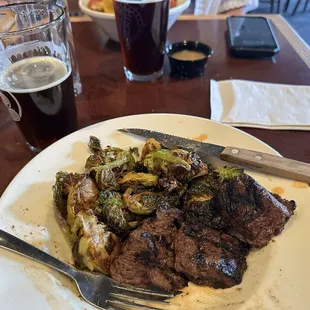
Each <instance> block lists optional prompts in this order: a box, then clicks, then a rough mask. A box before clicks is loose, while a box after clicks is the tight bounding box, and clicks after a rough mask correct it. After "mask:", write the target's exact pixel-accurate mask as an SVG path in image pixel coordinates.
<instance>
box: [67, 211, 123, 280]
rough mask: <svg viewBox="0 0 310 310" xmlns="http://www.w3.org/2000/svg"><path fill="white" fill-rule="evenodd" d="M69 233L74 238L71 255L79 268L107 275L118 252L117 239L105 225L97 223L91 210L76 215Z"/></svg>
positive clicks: (118, 242) (118, 243) (118, 244)
mask: <svg viewBox="0 0 310 310" xmlns="http://www.w3.org/2000/svg"><path fill="white" fill-rule="evenodd" d="M71 231H72V235H74V236H75V237H76V238H75V240H76V241H75V246H74V251H73V255H74V257H75V260H76V261H77V262H78V264H79V265H80V267H87V268H88V269H89V270H90V271H99V272H101V273H103V274H106V275H108V274H109V271H110V265H111V263H112V261H113V260H114V258H115V257H116V256H117V255H118V254H119V251H120V246H121V243H120V241H119V239H118V237H117V236H116V235H115V234H113V233H112V232H111V231H109V229H108V227H107V226H106V225H105V224H102V223H98V220H97V217H96V216H95V215H94V214H93V213H92V211H91V210H88V211H80V212H79V213H78V214H77V215H76V217H75V221H74V224H73V226H72V230H71Z"/></svg>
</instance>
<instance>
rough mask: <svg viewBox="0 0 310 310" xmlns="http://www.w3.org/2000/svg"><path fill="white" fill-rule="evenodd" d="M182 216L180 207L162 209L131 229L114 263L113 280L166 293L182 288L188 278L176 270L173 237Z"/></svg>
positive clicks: (112, 268) (112, 269) (111, 271)
mask: <svg viewBox="0 0 310 310" xmlns="http://www.w3.org/2000/svg"><path fill="white" fill-rule="evenodd" d="M182 217H183V215H182V211H180V210H178V209H174V208H161V209H159V210H158V211H157V213H156V216H155V218H150V219H147V220H145V221H144V223H143V225H142V226H141V227H139V228H138V229H136V230H135V231H133V232H131V234H130V235H129V237H128V239H127V240H126V241H125V243H124V245H123V248H122V250H121V254H120V255H119V256H118V257H117V258H116V259H115V260H114V262H113V263H112V265H111V269H110V275H111V277H112V279H114V280H116V281H118V282H121V283H127V284H130V285H135V286H140V287H148V288H156V289H161V290H164V291H167V292H177V291H178V290H179V289H181V288H183V287H184V286H185V285H186V283H187V281H186V280H185V279H184V278H183V276H182V275H180V274H179V273H177V272H176V271H175V270H174V262H175V256H174V239H175V236H176V234H177V232H178V229H179V228H180V226H181V224H182Z"/></svg>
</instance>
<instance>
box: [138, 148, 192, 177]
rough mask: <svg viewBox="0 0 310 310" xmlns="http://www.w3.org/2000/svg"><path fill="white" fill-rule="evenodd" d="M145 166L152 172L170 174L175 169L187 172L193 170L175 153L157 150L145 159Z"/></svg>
mask: <svg viewBox="0 0 310 310" xmlns="http://www.w3.org/2000/svg"><path fill="white" fill-rule="evenodd" d="M143 163H144V166H146V167H147V169H148V170H149V171H150V172H154V173H163V174H169V170H172V169H173V168H184V169H185V170H187V171H190V170H191V166H190V164H188V163H187V162H186V160H184V159H182V158H180V157H179V156H177V155H175V151H171V150H166V149H162V150H157V151H153V152H151V153H149V154H147V155H146V156H145V158H144V161H143Z"/></svg>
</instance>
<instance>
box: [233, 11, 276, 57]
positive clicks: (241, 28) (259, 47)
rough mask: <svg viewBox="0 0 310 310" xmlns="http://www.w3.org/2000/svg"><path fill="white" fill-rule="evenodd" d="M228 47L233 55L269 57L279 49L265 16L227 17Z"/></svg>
mask: <svg viewBox="0 0 310 310" xmlns="http://www.w3.org/2000/svg"><path fill="white" fill-rule="evenodd" d="M227 26H228V40H229V48H230V51H231V54H232V56H234V57H254V58H260V57H271V56H273V55H275V54H276V53H278V52H279V51H280V46H279V43H278V41H277V39H276V37H275V35H274V33H273V31H272V27H271V25H270V22H269V20H268V19H267V18H265V17H256V16H253V17H251V16H229V17H227Z"/></svg>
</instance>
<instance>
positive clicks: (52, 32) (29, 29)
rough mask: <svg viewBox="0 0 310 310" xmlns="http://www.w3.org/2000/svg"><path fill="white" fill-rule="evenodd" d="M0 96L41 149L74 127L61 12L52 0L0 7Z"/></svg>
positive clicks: (32, 143) (32, 144)
mask: <svg viewBox="0 0 310 310" xmlns="http://www.w3.org/2000/svg"><path fill="white" fill-rule="evenodd" d="M0 14H1V15H2V16H5V17H6V21H7V27H6V30H5V32H0V98H1V99H2V102H3V103H4V104H5V105H6V107H7V108H8V111H9V113H10V115H11V116H12V118H13V120H14V121H15V122H16V124H17V126H18V127H19V129H20V131H21V132H22V134H23V135H24V137H25V140H26V142H27V144H28V145H29V147H30V149H31V150H33V151H35V152H39V151H41V150H42V149H44V148H45V147H47V146H48V145H50V144H51V143H53V142H54V141H56V140H58V139H60V138H62V137H63V136H65V135H67V134H69V133H71V132H73V131H75V130H76V129H77V115H76V106H75V97H74V89H73V81H72V68H71V62H70V53H69V47H68V40H67V33H66V24H65V12H64V10H63V9H62V8H61V7H60V6H58V5H54V4H50V3H43V2H42V3H20V4H10V5H6V6H2V7H0Z"/></svg>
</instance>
